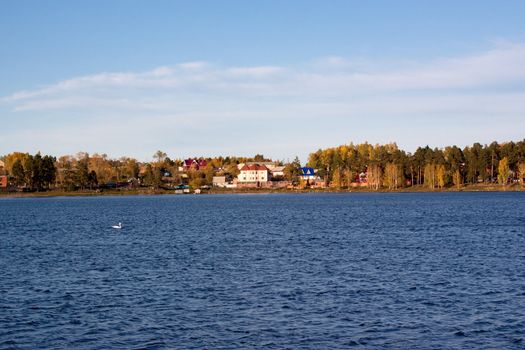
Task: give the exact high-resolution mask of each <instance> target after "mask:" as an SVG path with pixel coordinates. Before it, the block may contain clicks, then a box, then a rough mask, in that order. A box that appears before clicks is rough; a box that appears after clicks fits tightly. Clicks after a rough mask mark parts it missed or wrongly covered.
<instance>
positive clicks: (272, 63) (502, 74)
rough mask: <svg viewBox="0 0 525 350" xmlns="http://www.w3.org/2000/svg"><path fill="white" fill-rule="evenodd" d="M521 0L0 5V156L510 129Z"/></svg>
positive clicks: (518, 106)
mask: <svg viewBox="0 0 525 350" xmlns="http://www.w3.org/2000/svg"><path fill="white" fill-rule="evenodd" d="M523 13H525V2H523V1H482V0H478V1H433V2H430V1H350V0H346V1H268V0H267V1H227V0H224V1H140V2H139V1H90V2H75V1H23V0H22V1H12V2H7V1H5V2H1V3H0V38H1V40H0V42H1V45H0V121H2V127H1V128H0V154H6V153H9V152H12V151H25V152H31V153H34V152H36V151H38V150H40V151H42V152H43V153H52V154H54V155H62V154H74V153H76V152H78V151H87V152H90V153H94V152H99V153H107V154H108V155H109V156H111V157H120V156H123V155H128V156H134V157H137V158H139V159H141V160H149V159H151V158H152V155H153V153H154V152H155V151H156V150H157V149H161V150H163V151H165V152H167V153H168V155H169V156H170V157H172V158H178V157H187V156H201V155H202V156H215V155H253V154H255V153H264V154H265V155H267V156H271V157H274V158H277V159H284V160H286V159H292V158H293V157H294V156H295V155H299V156H300V158H301V160H303V161H306V158H307V155H308V153H309V152H311V151H314V150H316V149H317V148H320V147H328V146H336V145H339V144H343V143H348V142H350V141H354V142H363V141H365V140H367V141H369V142H372V143H386V142H394V141H395V142H397V143H398V145H399V146H400V147H402V148H404V149H406V150H408V151H413V150H414V149H415V148H416V147H417V146H418V145H426V144H429V145H430V146H432V147H442V146H445V145H448V144H457V145H459V146H464V145H466V144H470V143H472V142H475V141H479V142H482V143H489V142H491V141H493V140H498V141H509V140H520V139H523V138H524V137H525V116H524V112H523V111H525V108H524V107H525V67H524V66H525V65H524V64H523V63H522V62H525V26H524V25H523V23H522V22H523V18H522V17H523V16H522V14H523Z"/></svg>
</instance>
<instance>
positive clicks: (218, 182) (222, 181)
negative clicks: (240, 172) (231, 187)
mask: <svg viewBox="0 0 525 350" xmlns="http://www.w3.org/2000/svg"><path fill="white" fill-rule="evenodd" d="M226 184H227V182H226V176H214V177H213V179H212V185H213V187H226Z"/></svg>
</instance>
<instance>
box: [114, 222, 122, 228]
mask: <svg viewBox="0 0 525 350" xmlns="http://www.w3.org/2000/svg"><path fill="white" fill-rule="evenodd" d="M111 227H112V228H118V229H121V228H122V223H121V222H119V223H118V225H113V226H111Z"/></svg>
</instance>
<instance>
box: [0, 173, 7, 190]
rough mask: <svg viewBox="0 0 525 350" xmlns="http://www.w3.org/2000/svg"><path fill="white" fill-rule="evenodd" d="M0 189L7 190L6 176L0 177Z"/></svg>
mask: <svg viewBox="0 0 525 350" xmlns="http://www.w3.org/2000/svg"><path fill="white" fill-rule="evenodd" d="M0 188H1V189H6V188H7V176H5V175H1V176H0Z"/></svg>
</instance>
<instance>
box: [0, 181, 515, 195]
mask: <svg viewBox="0 0 525 350" xmlns="http://www.w3.org/2000/svg"><path fill="white" fill-rule="evenodd" d="M446 192H449V193H450V192H525V186H524V185H519V184H512V185H485V184H483V185H466V186H462V187H460V188H456V187H449V188H443V189H429V188H426V187H424V186H414V187H405V188H400V189H396V190H389V189H379V190H372V189H369V188H359V187H358V188H351V189H346V188H341V189H338V188H325V189H276V190H269V189H234V190H232V189H227V190H222V189H212V190H209V191H203V192H202V193H201V194H207V195H216V194H279V193H280V194H305V193H446ZM189 194H190V195H195V193H185V194H178V193H177V194H176V193H174V192H173V191H171V190H148V189H144V190H128V189H122V190H107V191H98V192H97V191H89V190H86V191H74V192H67V191H62V190H51V191H43V192H0V198H39V197H99V196H158V195H170V196H183V195H189ZM201 194H199V195H201Z"/></svg>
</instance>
